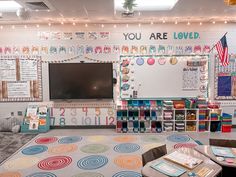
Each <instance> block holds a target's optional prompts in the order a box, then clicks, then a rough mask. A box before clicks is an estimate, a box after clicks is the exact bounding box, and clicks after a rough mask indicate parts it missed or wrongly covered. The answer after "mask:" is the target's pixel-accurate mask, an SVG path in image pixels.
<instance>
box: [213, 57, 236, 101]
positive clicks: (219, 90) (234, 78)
mask: <svg viewBox="0 0 236 177" xmlns="http://www.w3.org/2000/svg"><path fill="white" fill-rule="evenodd" d="M229 57H230V59H229V65H228V66H222V65H221V64H220V62H219V58H218V55H216V56H215V82H214V95H215V99H216V100H236V55H234V54H231V55H229Z"/></svg>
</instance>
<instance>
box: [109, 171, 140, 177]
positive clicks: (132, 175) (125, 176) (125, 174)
mask: <svg viewBox="0 0 236 177" xmlns="http://www.w3.org/2000/svg"><path fill="white" fill-rule="evenodd" d="M112 177H142V175H141V174H140V173H137V172H135V171H120V172H118V173H116V174H114V175H113V176H112Z"/></svg>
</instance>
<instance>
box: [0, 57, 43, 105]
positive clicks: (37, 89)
mask: <svg viewBox="0 0 236 177" xmlns="http://www.w3.org/2000/svg"><path fill="white" fill-rule="evenodd" d="M41 77H42V76H41V62H39V61H37V60H34V59H19V58H14V57H13V58H12V59H8V58H7V59H5V58H4V57H2V58H1V59H0V101H2V102H4V101H42V86H41V82H42V81H41Z"/></svg>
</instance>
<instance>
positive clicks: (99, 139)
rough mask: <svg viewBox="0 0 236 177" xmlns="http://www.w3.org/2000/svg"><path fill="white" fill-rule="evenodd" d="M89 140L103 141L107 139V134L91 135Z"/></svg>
mask: <svg viewBox="0 0 236 177" xmlns="http://www.w3.org/2000/svg"><path fill="white" fill-rule="evenodd" d="M88 140H89V141H91V142H101V141H105V140H106V137H105V136H89V137H88Z"/></svg>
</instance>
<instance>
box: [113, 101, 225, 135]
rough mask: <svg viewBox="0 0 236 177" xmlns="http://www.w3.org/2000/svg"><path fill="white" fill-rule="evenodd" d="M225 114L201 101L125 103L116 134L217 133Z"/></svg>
mask: <svg viewBox="0 0 236 177" xmlns="http://www.w3.org/2000/svg"><path fill="white" fill-rule="evenodd" d="M192 102H194V104H193V103H192ZM208 105H209V106H208ZM221 112H222V109H221V108H220V107H219V105H217V106H215V107H214V109H213V108H212V105H211V104H209V103H207V101H206V100H200V99H199V100H198V99H195V100H193V99H192V100H190V99H187V100H173V101H172V100H128V101H122V102H121V104H120V105H118V106H117V126H116V128H117V129H116V130H117V132H135V133H137V132H162V131H164V132H169V131H177V132H181V131H188V132H210V131H211V132H216V131H221V126H222V125H221V124H222V121H221Z"/></svg>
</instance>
